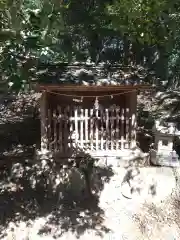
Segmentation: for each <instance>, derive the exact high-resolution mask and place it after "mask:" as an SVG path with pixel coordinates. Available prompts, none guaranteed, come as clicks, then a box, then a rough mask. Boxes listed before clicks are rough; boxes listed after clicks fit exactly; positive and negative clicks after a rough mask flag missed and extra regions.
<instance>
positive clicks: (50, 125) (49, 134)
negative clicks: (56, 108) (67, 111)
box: [47, 108, 53, 150]
mask: <svg viewBox="0 0 180 240" xmlns="http://www.w3.org/2000/svg"><path fill="white" fill-rule="evenodd" d="M47 128H48V145H49V150H51V144H50V143H51V141H53V139H52V112H51V109H50V108H48V119H47Z"/></svg>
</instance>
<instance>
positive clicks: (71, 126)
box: [69, 107, 75, 147]
mask: <svg viewBox="0 0 180 240" xmlns="http://www.w3.org/2000/svg"><path fill="white" fill-rule="evenodd" d="M73 111H74V109H73V108H72V107H70V109H69V131H70V134H69V135H70V136H69V147H75V145H74V138H73V137H74V136H73V120H72V117H73Z"/></svg>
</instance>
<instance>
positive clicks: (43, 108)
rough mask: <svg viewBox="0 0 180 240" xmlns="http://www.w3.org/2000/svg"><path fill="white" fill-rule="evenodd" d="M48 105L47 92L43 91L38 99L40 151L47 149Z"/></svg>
mask: <svg viewBox="0 0 180 240" xmlns="http://www.w3.org/2000/svg"><path fill="white" fill-rule="evenodd" d="M47 112H48V107H47V92H43V93H42V96H41V100H40V117H41V151H44V150H48V114H47Z"/></svg>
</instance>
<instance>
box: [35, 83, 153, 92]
mask: <svg viewBox="0 0 180 240" xmlns="http://www.w3.org/2000/svg"><path fill="white" fill-rule="evenodd" d="M152 88H153V87H152V86H150V85H106V86H95V85H94V86H84V85H75V84H74V85H64V84H62V85H60V84H59V85H38V86H37V91H44V90H46V91H53V92H66V91H76V92H81V91H86V92H91V91H93V92H101V91H103V92H104V91H121V90H122V91H131V90H150V89H152Z"/></svg>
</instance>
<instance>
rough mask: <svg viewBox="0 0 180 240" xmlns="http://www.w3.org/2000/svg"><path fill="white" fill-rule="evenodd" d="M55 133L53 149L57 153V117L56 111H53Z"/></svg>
mask: <svg viewBox="0 0 180 240" xmlns="http://www.w3.org/2000/svg"><path fill="white" fill-rule="evenodd" d="M53 131H54V144H53V145H54V147H53V149H54V150H55V151H57V115H56V109H54V111H53Z"/></svg>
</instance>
